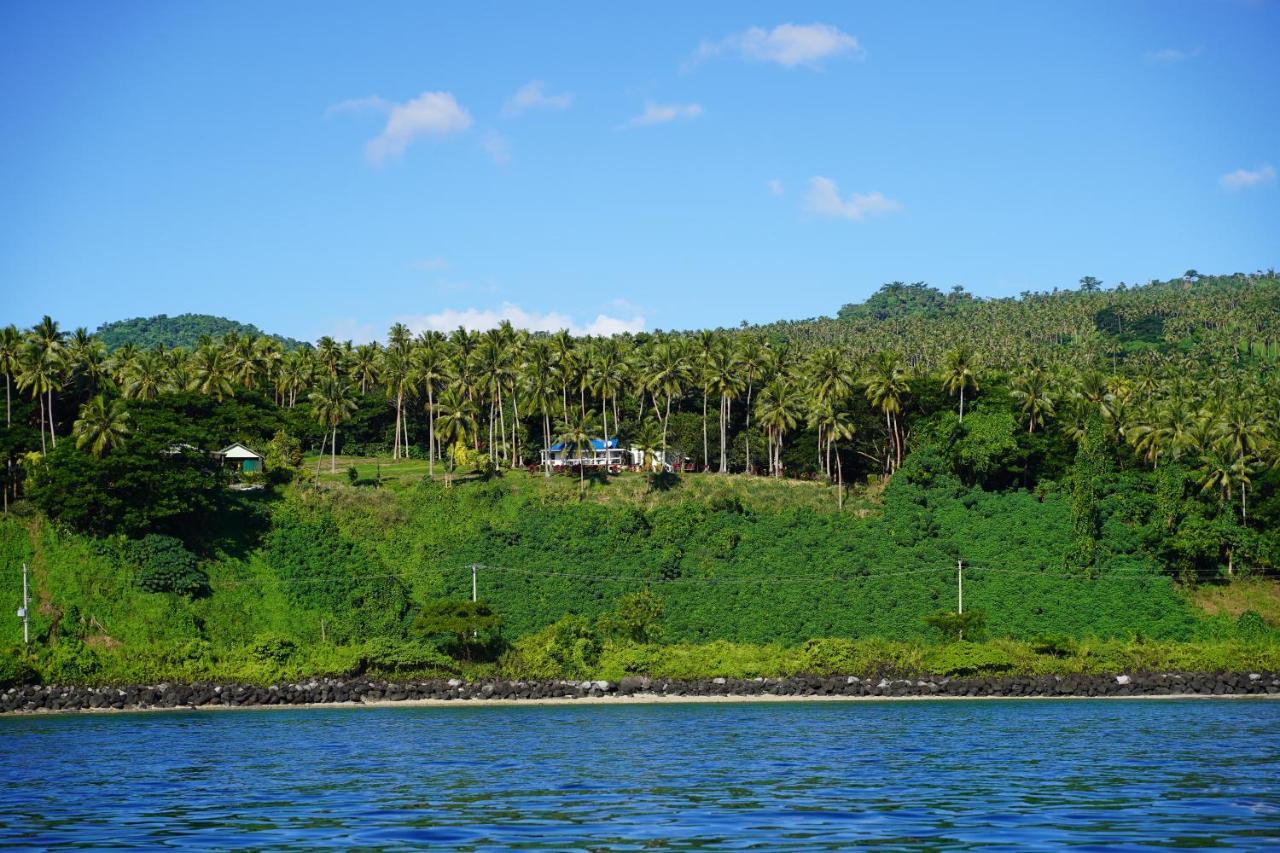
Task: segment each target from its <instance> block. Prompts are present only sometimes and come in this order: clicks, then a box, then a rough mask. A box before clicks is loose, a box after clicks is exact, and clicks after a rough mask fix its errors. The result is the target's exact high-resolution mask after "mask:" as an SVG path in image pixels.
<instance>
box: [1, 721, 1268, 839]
mask: <svg viewBox="0 0 1280 853" xmlns="http://www.w3.org/2000/svg"><path fill="white" fill-rule="evenodd" d="M0 781H3V788H2V789H0V846H2V847H12V846H57V845H67V846H81V847H101V846H104V845H109V844H115V845H119V844H133V845H142V846H155V845H160V844H169V845H184V846H194V847H202V848H229V847H317V846H331V847H340V848H348V847H365V848H371V847H372V848H377V847H405V846H432V847H441V848H448V847H455V848H464V849H502V848H508V849H509V848H517V849H566V848H569V849H574V848H578V849H586V848H596V849H599V848H608V849H633V850H641V849H652V848H663V847H666V848H671V847H677V848H699V847H734V848H736V847H743V848H749V847H755V848H760V849H779V848H784V849H796V848H830V849H837V848H844V847H849V846H854V845H860V844H866V845H875V846H884V845H891V846H920V847H936V846H948V847H965V846H979V845H986V844H992V843H995V844H1002V845H1007V846H1010V847H1015V848H1027V847H1036V846H1040V847H1050V846H1052V847H1058V846H1061V845H1064V844H1071V845H1090V846H1095V847H1106V848H1114V847H1117V846H1126V845H1133V844H1138V843H1141V842H1156V843H1159V844H1161V845H1179V846H1202V845H1203V846H1210V845H1212V846H1240V847H1256V846H1265V845H1268V844H1270V843H1276V842H1277V840H1278V839H1280V702H1274V701H1230V700H1221V701H1215V700H1189V701H1123V702H1119V701H1110V702H1109V701H1105V700H1103V701H1035V702H1016V701H1009V702H992V701H982V702H902V703H889V702H883V703H881V702H874V703H872V702H856V703H813V704H804V703H794V704H783V703H772V704H740V705H730V704H717V705H694V704H690V705H652V706H639V705H626V706H600V705H593V706H580V707H573V706H555V707H550V706H526V707H519V706H515V707H485V708H465V707H463V708H453V707H451V708H377V709H340V708H334V709H314V710H279V711H276V710H270V711H243V712H225V713H219V712H175V713H165V714H119V715H107V716H81V717H32V718H10V719H2V720H0Z"/></svg>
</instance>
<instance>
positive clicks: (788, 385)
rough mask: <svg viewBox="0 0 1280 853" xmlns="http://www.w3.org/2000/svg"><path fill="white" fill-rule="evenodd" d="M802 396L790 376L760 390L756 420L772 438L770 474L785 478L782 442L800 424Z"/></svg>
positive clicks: (770, 442) (774, 380) (783, 377)
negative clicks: (783, 474)
mask: <svg viewBox="0 0 1280 853" xmlns="http://www.w3.org/2000/svg"><path fill="white" fill-rule="evenodd" d="M800 418H801V409H800V395H799V394H798V393H797V392H796V388H795V384H794V382H793V381H792V380H791V379H790V378H789V377H787V376H777V377H775V378H774V379H772V380H770V381H769V382H768V383H767V384H766V385H765V386H764V387H763V388H761V389H760V396H759V397H757V398H756V420H757V421H759V422H760V425H761V426H763V427H764V428H765V431H766V433H767V435H768V437H769V473H770V474H771V475H772V476H774V477H781V476H782V442H783V439H784V438H785V437H786V434H787V433H788V432H789V431H791V430H793V429H795V427H796V425H797V424H798V423H799V422H800Z"/></svg>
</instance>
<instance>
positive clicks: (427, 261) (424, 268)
mask: <svg viewBox="0 0 1280 853" xmlns="http://www.w3.org/2000/svg"><path fill="white" fill-rule="evenodd" d="M413 268H414V269H415V270H418V271H419V272H439V271H440V270H443V269H448V268H449V262H448V261H447V260H445V259H444V258H423V259H422V260H420V261H414V262H413Z"/></svg>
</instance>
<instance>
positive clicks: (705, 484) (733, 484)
mask: <svg viewBox="0 0 1280 853" xmlns="http://www.w3.org/2000/svg"><path fill="white" fill-rule="evenodd" d="M316 462H317V459H316V456H315V454H310V455H308V456H307V457H306V459H305V460H304V463H303V465H304V467H306V468H307V469H308V470H309V471H313V472H314V471H315V470H316ZM336 467H337V471H336V473H331V472H330V463H329V457H328V456H325V457H324V459H323V460H321V461H320V470H319V474H318V476H317V479H319V480H320V482H327V483H334V484H342V485H346V484H347V483H348V482H349V476H348V474H347V471H348V469H350V468H353V467H354V468H355V469H356V485H357V488H368V487H371V486H373V485H375V484H376V483H378V482H381V484H382V486H383V487H384V488H392V489H395V488H402V487H405V486H409V485H413V484H415V483H418V482H420V481H421V480H422V478H424V477H426V476H427V462H426V460H425V459H404V460H399V461H395V462H393V461H391V460H390V459H386V458H383V459H377V458H370V457H358V456H343V455H339V456H338V458H337V466H336ZM379 478H380V479H379ZM501 478H502V482H503V484H504V485H505V486H506V487H507V488H509V489H510V490H511V491H512V492H517V493H518V492H522V491H526V490H532V491H534V492H535V493H536V494H537V495H539V496H540V497H542V498H543V499H545V500H550V501H568V500H576V499H577V497H578V477H577V474H576V473H570V472H562V473H557V474H554V475H552V476H551V477H546V476H544V475H543V473H542V470H541V469H539V470H538V471H537V472H536V473H533V474H530V473H529V472H528V471H527V470H526V469H524V468H520V469H517V470H515V471H510V470H504V471H502V472H501ZM435 479H436V480H439V481H443V480H444V464H443V463H441V462H439V461H437V462H436V465H435ZM475 479H476V476H475V474H473V473H472V472H468V471H459V472H457V473H456V474H455V475H454V483H455V485H456V486H457V487H458V488H466V486H467V485H468V484H469V483H471V482H474V481H475ZM846 489H847V490H846V493H845V502H844V509H845V511H846V512H854V513H858V514H866V513H868V512H870V511H871V510H872V507H873V506H874V504H875V502H876V497H877V493H878V490H873V489H869V488H867V487H865V486H858V487H853V486H849V485H846ZM735 498H736V499H737V500H738V501H740V502H741V503H742V504H743V505H744V506H748V507H752V508H756V509H761V510H783V509H790V508H796V507H809V508H811V509H815V510H819V511H822V512H832V511H835V510H836V509H837V503H838V501H837V498H838V492H837V488H836V487H835V486H834V485H830V484H827V483H821V482H814V481H808V480H786V479H773V478H770V477H759V476H752V475H747V474H728V475H721V474H704V473H686V474H681V475H680V477H679V480H678V481H677V482H676V484H675V485H674V486H673V487H672V488H671V489H670V490H667V491H662V490H655V489H654V488H653V487H652V485H651V484H650V481H649V476H648V475H647V474H640V473H632V472H624V473H621V474H612V475H608V476H603V477H602V476H594V477H593V476H591V475H588V476H587V481H586V495H585V497H584V499H585V500H588V501H597V502H601V503H609V502H614V501H622V502H625V503H632V504H640V505H643V506H646V507H652V506H656V505H659V504H662V503H667V502H671V501H676V500H686V499H692V500H699V501H716V500H731V499H735Z"/></svg>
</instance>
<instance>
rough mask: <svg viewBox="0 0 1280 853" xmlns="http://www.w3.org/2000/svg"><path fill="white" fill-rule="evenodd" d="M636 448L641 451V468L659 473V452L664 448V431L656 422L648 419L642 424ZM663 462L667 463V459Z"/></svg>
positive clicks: (636, 440)
mask: <svg viewBox="0 0 1280 853" xmlns="http://www.w3.org/2000/svg"><path fill="white" fill-rule="evenodd" d="M635 446H636V449H637V450H639V451H640V458H641V462H640V464H641V467H647V468H649V469H650V470H651V471H657V470H658V468H659V464H658V451H659V449H660V448H661V447H662V429H661V428H660V427H659V426H658V424H657V423H656V422H655V421H653V420H650V419H647V418H646V419H645V421H644V422H643V423H641V424H640V430H639V431H638V432H637V433H636V438H635ZM662 461H663V464H665V463H666V460H665V459H664V460H662Z"/></svg>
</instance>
